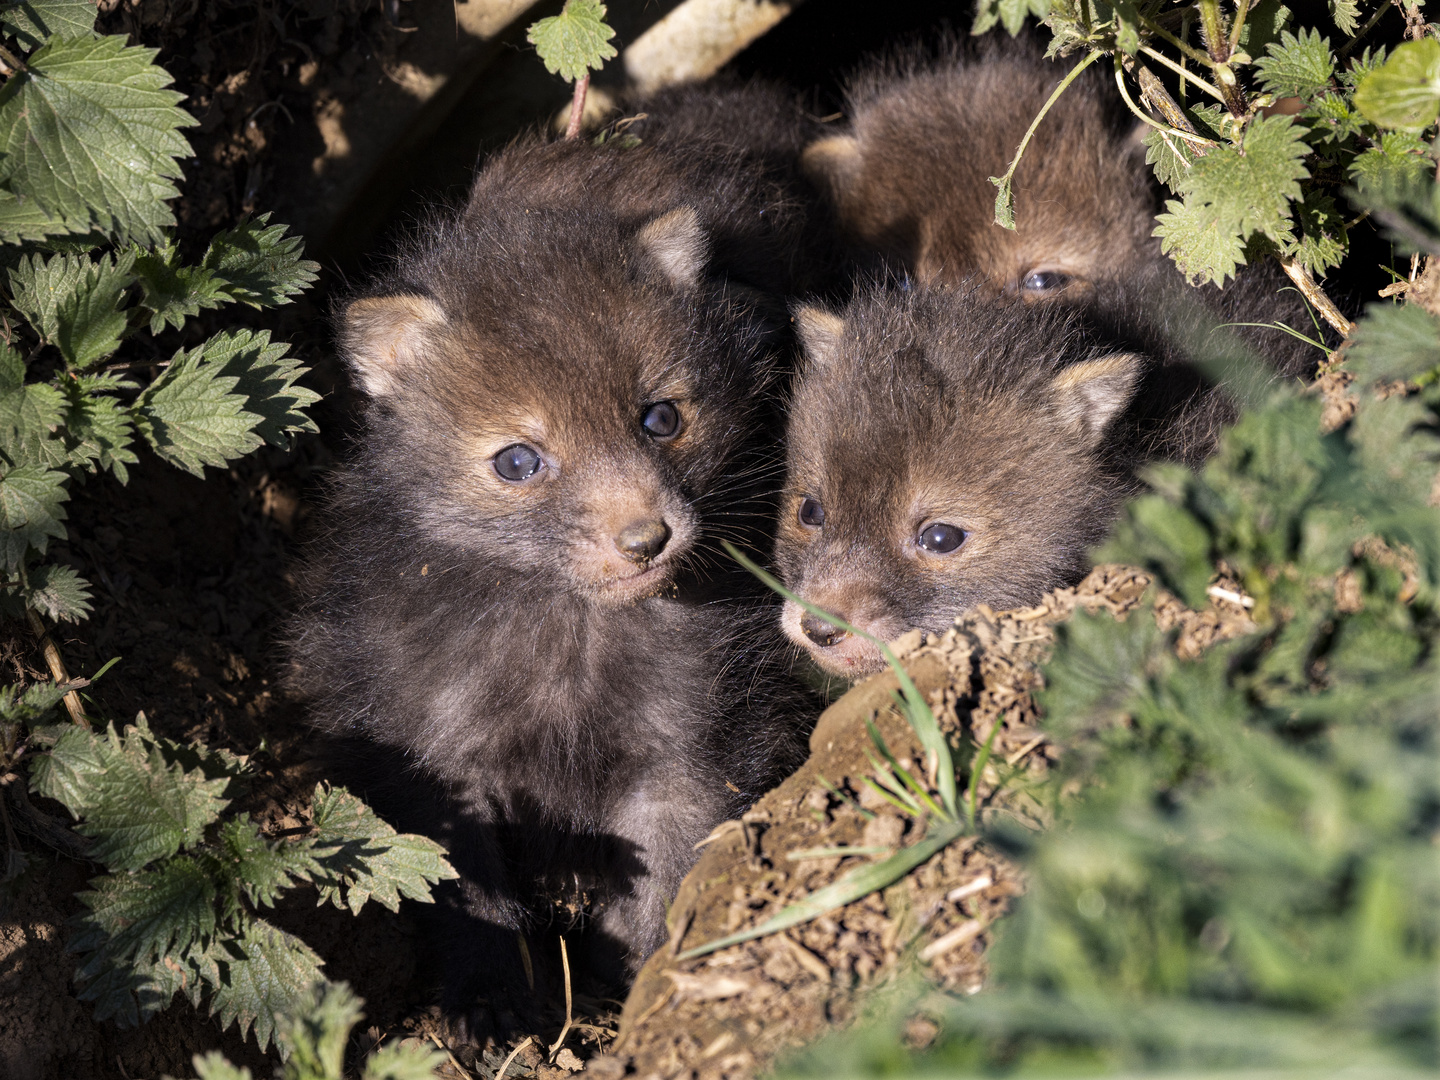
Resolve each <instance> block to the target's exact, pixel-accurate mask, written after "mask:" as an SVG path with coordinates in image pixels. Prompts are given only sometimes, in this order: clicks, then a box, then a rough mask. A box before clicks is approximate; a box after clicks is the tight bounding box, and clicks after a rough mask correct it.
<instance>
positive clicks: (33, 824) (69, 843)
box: [0, 773, 89, 859]
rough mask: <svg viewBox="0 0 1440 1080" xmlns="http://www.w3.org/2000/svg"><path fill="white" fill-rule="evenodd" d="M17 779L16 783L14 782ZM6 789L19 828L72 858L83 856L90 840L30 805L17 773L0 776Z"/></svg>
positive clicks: (2, 787) (0, 788)
mask: <svg viewBox="0 0 1440 1080" xmlns="http://www.w3.org/2000/svg"><path fill="white" fill-rule="evenodd" d="M16 781H19V783H16ZM5 789H8V790H9V792H10V801H11V802H12V803H13V804H14V807H15V824H16V825H17V826H18V827H19V829H20V831H21V832H23V833H27V834H29V835H30V836H33V837H34V838H35V839H36V840H39V841H40V842H41V843H42V844H44V845H45V846H46V847H50V848H54V849H55V850H56V851H58V852H60V853H61V854H62V855H68V856H69V857H70V858H72V859H83V858H85V857H86V856H85V850H86V847H87V846H88V844H89V841H87V840H85V839H84V838H82V837H80V836H77V835H76V834H75V833H73V832H71V831H70V830H69V829H67V828H66V827H65V826H64V825H63V824H62V823H61V822H59V821H56V820H55V819H54V818H52V817H51V816H50V815H49V814H45V813H42V812H41V811H39V810H36V809H35V807H33V806H32V805H30V799H29V797H28V796H27V795H26V794H25V782H24V780H23V779H22V778H21V777H20V776H19V774H17V773H11V774H10V775H9V776H6V777H0V790H5Z"/></svg>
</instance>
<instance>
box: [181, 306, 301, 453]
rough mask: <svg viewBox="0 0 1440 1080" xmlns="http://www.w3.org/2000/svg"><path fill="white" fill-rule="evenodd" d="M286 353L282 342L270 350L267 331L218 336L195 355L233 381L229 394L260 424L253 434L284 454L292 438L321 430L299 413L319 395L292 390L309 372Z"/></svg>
mask: <svg viewBox="0 0 1440 1080" xmlns="http://www.w3.org/2000/svg"><path fill="white" fill-rule="evenodd" d="M288 349H289V346H288V345H286V344H285V343H284V342H276V343H275V344H271V342H270V331H268V330H260V331H252V330H240V331H225V332H222V333H219V334H216V335H215V336H214V337H212V338H211V339H210V340H209V341H207V342H205V344H204V345H202V346H200V350H199V351H201V352H202V355H203V359H204V361H205V363H206V364H210V365H214V366H215V367H217V368H218V369H219V374H220V376H221V377H224V378H234V379H236V380H237V382H236V383H235V387H234V389H233V390H232V391H231V392H232V393H233V394H235V395H236V396H239V397H241V398H243V399H244V409H245V411H246V412H247V413H249V414H251V415H252V416H255V417H258V418H259V422H258V423H256V424H255V426H254V429H253V430H254V432H255V434H257V435H258V436H259V437H260V438H262V439H264V440H265V442H267V443H269V444H270V445H271V446H278V447H280V448H282V449H285V450H288V449H289V448H290V447H291V446H293V445H294V435H295V434H296V433H298V432H301V431H319V430H320V429H319V428H318V427H316V426H315V421H313V420H311V419H310V417H308V416H306V415H305V414H304V413H303V412H302V411H301V410H302V409H305V408H307V407H308V406H310V405H313V404H314V403H315V402H317V401H319V400H320V395H319V394H317V393H315V391H313V390H310V389H307V388H306V387H303V386H297V385H296V384H295V380H296V379H298V378H300V377H301V376H302V375H304V374H305V373H306V372H307V371H308V370H309V369H308V368H304V367H301V366H300V361H299V360H297V359H295V358H294V357H292V356H287V355H286V351H287V350H288Z"/></svg>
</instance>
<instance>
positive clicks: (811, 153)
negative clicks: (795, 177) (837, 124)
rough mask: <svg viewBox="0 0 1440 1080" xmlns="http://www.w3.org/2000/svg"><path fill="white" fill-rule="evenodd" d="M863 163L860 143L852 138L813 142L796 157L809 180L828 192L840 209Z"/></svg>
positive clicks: (844, 136) (832, 136)
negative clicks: (798, 158)
mask: <svg viewBox="0 0 1440 1080" xmlns="http://www.w3.org/2000/svg"><path fill="white" fill-rule="evenodd" d="M864 164H865V158H864V155H863V154H861V152H860V140H859V139H857V138H855V136H853V135H830V136H828V137H826V138H824V139H817V140H815V142H813V143H811V144H810V145H809V146H807V147H805V149H804V151H802V152H801V154H800V168H801V170H802V171H803V172H804V173H805V175H806V176H808V177H809V178H810V179H811V181H813V182H814V183H815V184H817V185H819V186H820V187H821V188H823V189H825V190H826V191H828V192H829V193H830V197H831V198H832V199H833V200H834V201H835V204H836V205H837V206H841V207H843V206H844V205H845V203H846V201H847V198H848V196H849V193H850V189H851V188H852V187H854V185H855V181H856V180H858V179H859V177H860V169H861V167H862V166H863V165H864Z"/></svg>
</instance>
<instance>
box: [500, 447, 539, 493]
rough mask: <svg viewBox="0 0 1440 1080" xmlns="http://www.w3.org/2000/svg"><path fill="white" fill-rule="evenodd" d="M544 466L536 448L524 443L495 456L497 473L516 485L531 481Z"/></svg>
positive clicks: (506, 448)
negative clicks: (523, 481)
mask: <svg viewBox="0 0 1440 1080" xmlns="http://www.w3.org/2000/svg"><path fill="white" fill-rule="evenodd" d="M544 466H545V463H544V462H543V461H541V460H540V455H539V454H538V453H537V452H536V451H535V448H534V447H533V446H526V445H525V444H524V443H516V444H515V445H514V446H507V447H505V449H504V450H501V451H500V452H499V453H498V454H496V455H495V471H496V472H497V473H499V474H500V475H501V476H502V477H504V478H505V479H506V480H509V481H510V482H511V483H515V484H518V483H520V481H522V480H529V479H530V477H532V476H534V475H535V474H536V473H538V472H539V471H540V470H541V469H542V468H544Z"/></svg>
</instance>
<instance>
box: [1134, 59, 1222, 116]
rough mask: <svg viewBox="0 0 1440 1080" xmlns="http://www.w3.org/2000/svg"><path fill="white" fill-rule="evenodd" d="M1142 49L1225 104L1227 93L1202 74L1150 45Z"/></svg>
mask: <svg viewBox="0 0 1440 1080" xmlns="http://www.w3.org/2000/svg"><path fill="white" fill-rule="evenodd" d="M1140 51H1141V52H1142V53H1144V54H1145V55H1146V56H1148V57H1150V58H1151V59H1152V60H1158V61H1159V62H1160V63H1162V64H1164V65H1165V66H1166V67H1168V68H1169V69H1170V70H1171V71H1173V72H1175V74H1176V75H1179V76H1180V77H1181V78H1182V79H1184V80H1186V81H1187V82H1191V83H1194V84H1195V85H1196V86H1198V87H1199V88H1200V89H1201V90H1203V91H1205V93H1207V94H1209V95H1210V96H1211V97H1213V98H1214V99H1215V100H1216V101H1218V102H1220V104H1222V105H1223V104H1225V95H1224V94H1222V93H1221V92H1220V91H1219V90H1217V89H1216V88H1215V87H1213V86H1211V85H1210V84H1209V83H1208V82H1206V81H1205V80H1204V79H1202V78H1200V76H1198V75H1196V74H1195V73H1194V72H1192V71H1187V70H1186V69H1185V68H1183V67H1181V66H1180V65H1179V64H1177V63H1176V62H1175V61H1174V60H1171V59H1170V58H1169V57H1168V56H1166V55H1165V54H1164V53H1162V52H1159V51H1157V50H1155V49H1152V48H1151V47H1150V46H1149V45H1141V46H1140ZM1151 78H1152V79H1153V78H1154V76H1153V75H1152V76H1151ZM1141 92H1142V93H1143V92H1144V87H1143V86H1142V87H1141ZM1166 97H1169V95H1168V94H1167V95H1166ZM1165 119H1167V120H1170V118H1169V117H1168V116H1167V117H1166V118H1165ZM1170 122H1171V123H1172V124H1174V123H1175V122H1174V121H1173V120H1171V121H1170ZM1175 126H1176V127H1179V126H1180V125H1179V124H1175Z"/></svg>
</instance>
